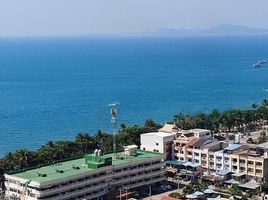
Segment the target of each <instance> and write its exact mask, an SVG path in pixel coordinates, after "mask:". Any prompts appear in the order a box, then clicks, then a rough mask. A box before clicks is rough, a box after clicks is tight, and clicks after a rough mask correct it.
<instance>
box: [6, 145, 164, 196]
mask: <svg viewBox="0 0 268 200" xmlns="http://www.w3.org/2000/svg"><path fill="white" fill-rule="evenodd" d="M163 164H164V163H163V156H162V154H159V153H155V152H147V151H142V150H136V147H135V146H128V147H126V149H125V151H124V152H121V153H117V154H116V155H114V154H106V155H101V154H100V152H99V153H97V152H95V153H94V154H90V155H86V156H85V158H80V159H75V160H69V161H65V162H61V163H55V164H50V165H47V166H42V167H38V168H35V169H30V170H26V171H23V172H19V173H15V174H9V175H8V174H6V175H5V177H6V182H5V184H6V188H7V190H6V196H7V197H8V198H9V199H26V200H36V199H40V200H41V199H47V200H54V199H55V200H56V199H57V200H60V199H70V200H74V199H77V200H78V199H80V200H81V199H97V198H98V199H107V196H109V198H110V197H112V195H111V194H113V193H115V191H116V190H121V189H125V190H131V189H133V188H138V187H141V186H149V185H151V184H154V183H157V182H159V181H162V180H164V179H165V176H164V174H165V172H164V169H163Z"/></svg>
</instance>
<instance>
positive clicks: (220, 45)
mask: <svg viewBox="0 0 268 200" xmlns="http://www.w3.org/2000/svg"><path fill="white" fill-rule="evenodd" d="M267 58H268V37H264V36H258V37H257V36H254V37H253V36H251V37H192V38H190V37H188V38H187V37H182V38H179V37H177V38H159V37H158V38H157V37H155V38H152V37H151V38H150V37H147V38H138V37H136V38H135V37H132V38H127V37H125V38H116V37H114V38H17V39H14V38H13V39H12V38H5V39H0V92H1V95H0V138H1V139H0V155H4V154H5V153H7V152H8V151H14V150H15V149H16V148H31V149H36V148H38V147H39V146H40V145H42V144H44V143H45V142H46V141H48V140H60V139H73V138H74V136H75V135H76V133H77V132H80V131H83V132H89V133H91V134H94V133H96V131H97V130H98V129H103V130H105V131H107V132H109V131H111V128H110V126H109V122H110V116H109V113H110V111H109V108H108V107H106V106H105V105H107V104H109V103H111V102H112V101H114V100H118V101H120V102H121V105H120V107H119V119H118V124H121V123H125V124H127V125H133V124H142V123H143V122H144V120H145V119H146V118H148V117H152V118H154V119H155V120H157V121H158V122H165V121H168V120H170V119H171V118H172V116H173V115H174V114H176V113H177V112H184V113H185V112H189V113H194V112H196V111H199V110H202V111H205V112H208V111H210V110H211V109H213V108H218V109H220V110H223V109H226V108H238V107H239V108H245V107H249V106H250V104H251V103H252V102H255V103H256V102H258V101H261V100H262V99H264V98H267V94H268V93H267V90H265V89H266V88H268V65H266V66H265V65H264V66H263V67H261V68H258V69H253V68H252V64H254V63H255V62H256V61H257V60H260V59H267Z"/></svg>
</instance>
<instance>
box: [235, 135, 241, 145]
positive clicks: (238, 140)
mask: <svg viewBox="0 0 268 200" xmlns="http://www.w3.org/2000/svg"><path fill="white" fill-rule="evenodd" d="M239 143H240V135H239V134H238V133H236V134H235V137H234V144H239Z"/></svg>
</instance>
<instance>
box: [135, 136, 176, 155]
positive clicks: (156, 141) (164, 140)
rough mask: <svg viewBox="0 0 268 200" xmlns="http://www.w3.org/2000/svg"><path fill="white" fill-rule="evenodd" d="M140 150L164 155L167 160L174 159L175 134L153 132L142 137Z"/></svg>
mask: <svg viewBox="0 0 268 200" xmlns="http://www.w3.org/2000/svg"><path fill="white" fill-rule="evenodd" d="M140 138H141V146H140V149H142V150H144V151H152V152H158V153H163V154H164V157H165V158H166V159H170V160H171V159H173V140H174V139H175V134H173V133H168V132H151V133H144V134H141V135H140Z"/></svg>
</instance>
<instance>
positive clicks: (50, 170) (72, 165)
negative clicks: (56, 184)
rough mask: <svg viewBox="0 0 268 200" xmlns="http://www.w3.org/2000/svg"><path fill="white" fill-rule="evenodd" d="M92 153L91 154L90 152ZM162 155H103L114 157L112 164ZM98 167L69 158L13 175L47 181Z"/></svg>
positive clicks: (148, 153) (145, 152)
mask: <svg viewBox="0 0 268 200" xmlns="http://www.w3.org/2000/svg"><path fill="white" fill-rule="evenodd" d="M90 155H91V154H90ZM158 156H161V154H159V153H154V152H147V151H142V150H138V151H137V155H136V156H125V155H124V153H123V152H121V153H117V158H115V157H114V155H113V153H111V154H106V155H103V156H102V157H103V158H108V157H112V165H114V166H116V165H120V164H125V163H131V162H133V161H139V160H143V159H148V158H154V157H158ZM94 170H97V169H93V168H88V167H87V166H86V164H85V158H80V159H74V160H69V161H65V162H60V163H57V164H51V165H48V166H43V167H40V168H35V169H31V170H26V171H24V172H20V173H15V174H13V176H16V177H20V178H23V179H26V180H32V181H35V182H39V183H42V182H47V181H53V180H57V179H61V178H66V177H69V176H74V175H79V174H82V173H85V172H89V171H94Z"/></svg>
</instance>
